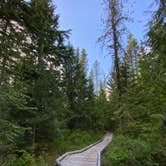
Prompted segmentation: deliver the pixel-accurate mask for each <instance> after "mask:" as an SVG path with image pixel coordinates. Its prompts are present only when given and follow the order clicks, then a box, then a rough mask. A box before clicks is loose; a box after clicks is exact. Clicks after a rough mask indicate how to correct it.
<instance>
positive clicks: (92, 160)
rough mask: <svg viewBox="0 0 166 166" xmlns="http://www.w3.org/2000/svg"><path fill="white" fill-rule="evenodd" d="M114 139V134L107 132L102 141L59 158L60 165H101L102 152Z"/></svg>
mask: <svg viewBox="0 0 166 166" xmlns="http://www.w3.org/2000/svg"><path fill="white" fill-rule="evenodd" d="M111 140H112V134H106V135H105V136H104V138H103V140H102V141H100V142H98V143H97V144H94V145H93V146H90V147H88V148H87V149H86V148H85V149H83V150H80V151H78V152H77V151H75V152H73V153H72V152H71V153H67V154H66V155H65V156H63V157H62V158H61V159H59V160H58V165H60V166H99V165H100V164H99V162H100V161H99V160H100V154H101V152H102V151H103V150H104V149H105V148H106V147H107V146H108V144H109V143H110V142H111Z"/></svg>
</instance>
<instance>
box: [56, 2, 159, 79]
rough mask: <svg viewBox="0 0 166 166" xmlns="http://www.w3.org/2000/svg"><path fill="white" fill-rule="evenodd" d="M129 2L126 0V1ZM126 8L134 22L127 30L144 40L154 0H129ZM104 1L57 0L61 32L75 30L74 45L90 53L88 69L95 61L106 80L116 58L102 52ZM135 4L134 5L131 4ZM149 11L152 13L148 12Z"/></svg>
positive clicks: (72, 42)
mask: <svg viewBox="0 0 166 166" xmlns="http://www.w3.org/2000/svg"><path fill="white" fill-rule="evenodd" d="M124 1H126V0H124ZM127 1H128V3H126V4H125V7H127V8H128V9H129V16H130V17H131V18H134V21H132V22H128V23H127V29H128V31H129V32H130V33H132V34H133V36H134V37H135V38H136V39H137V40H138V41H140V40H144V38H145V34H146V31H147V26H146V25H147V23H148V21H149V20H150V19H151V12H150V11H153V10H154V9H155V7H156V6H155V4H154V0H127ZM102 2H103V0H53V3H54V4H55V5H56V6H57V9H56V14H59V15H60V19H59V24H60V29H63V30H68V29H71V30H72V31H71V35H70V39H69V41H70V43H71V44H72V45H73V46H74V47H75V48H77V47H79V48H80V49H82V48H84V49H85V50H86V51H87V54H88V68H89V70H91V68H92V67H93V64H94V62H95V60H97V61H99V63H100V76H99V78H101V79H104V78H105V77H106V76H107V75H108V74H109V73H110V71H111V69H112V59H111V56H110V55H109V54H108V50H106V49H102V48H101V44H99V43H98V42H97V40H98V38H99V37H100V36H101V35H102V32H103V28H104V26H103V25H102V18H103V17H104V8H103V5H102ZM131 2H132V4H131ZM147 11H148V12H147Z"/></svg>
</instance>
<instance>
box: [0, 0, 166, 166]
mask: <svg viewBox="0 0 166 166" xmlns="http://www.w3.org/2000/svg"><path fill="white" fill-rule="evenodd" d="M55 3H56V2H55ZM104 3H105V5H106V10H107V13H108V15H107V16H106V21H105V25H103V27H105V28H104V32H103V35H102V36H101V37H100V38H99V41H100V42H102V43H103V44H104V45H105V46H106V48H107V49H108V50H110V56H112V59H113V60H114V67H113V70H112V72H110V75H109V80H108V81H107V82H106V83H105V82H103V81H102V80H101V81H100V88H99V90H97V91H96V88H95V84H94V82H95V81H94V78H96V77H97V76H96V75H95V74H96V73H95V72H94V70H93V69H92V70H89V69H88V67H87V66H88V65H87V59H88V58H87V53H86V50H85V49H82V50H81V49H79V48H75V47H74V46H73V45H72V44H66V42H65V41H66V40H67V39H68V38H70V31H68V30H61V29H60V28H59V27H60V26H59V15H58V13H56V7H55V6H54V4H53V2H52V1H51V0H31V1H25V0H1V1H0V165H1V166H51V165H53V163H54V160H55V159H56V157H57V156H59V155H61V154H63V153H64V152H66V151H69V150H75V149H79V148H82V147H84V146H86V145H89V144H90V143H93V142H95V141H96V140H98V139H100V138H101V137H102V136H103V134H104V132H107V131H109V132H113V135H114V136H113V142H112V143H111V145H110V146H109V147H108V149H107V150H106V151H105V153H104V154H103V158H102V165H104V166H109V165H112V166H118V165H120V166H129V165H131V166H165V163H166V0H158V1H157V2H156V5H157V6H158V9H157V10H156V11H155V12H154V13H153V15H152V18H151V21H150V22H149V23H148V33H147V37H146V40H145V41H143V42H141V44H140V42H139V41H137V40H136V39H135V38H134V37H133V35H132V34H128V35H127V36H128V41H127V44H126V48H123V47H122V46H123V43H122V41H121V37H122V36H121V35H123V31H122V30H123V24H124V22H125V21H127V19H126V16H125V15H124V13H123V8H122V5H121V1H120V0H105V1H104ZM107 17H108V18H107ZM89 71H91V72H89ZM110 163H111V164H110Z"/></svg>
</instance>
